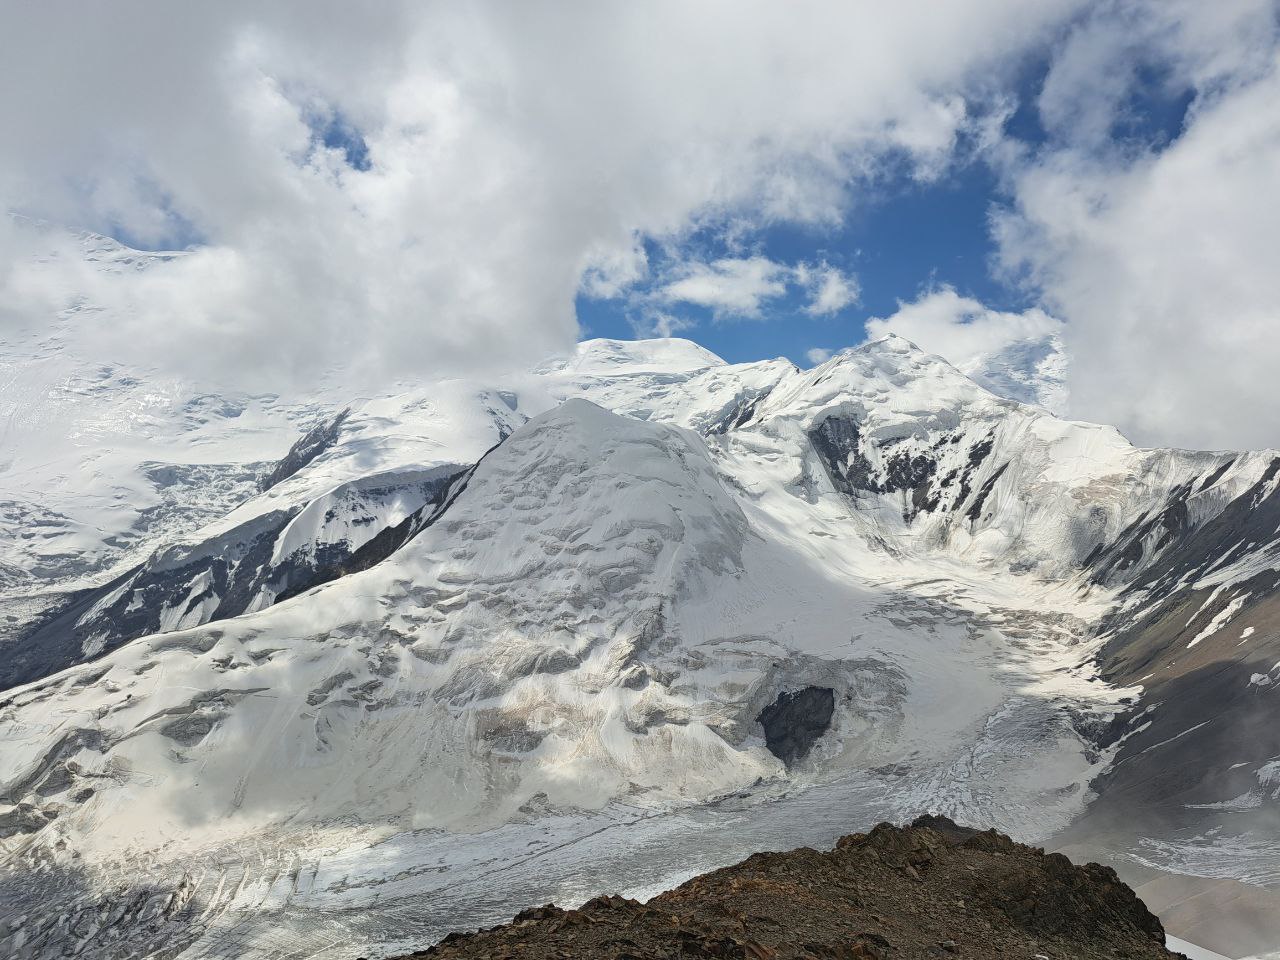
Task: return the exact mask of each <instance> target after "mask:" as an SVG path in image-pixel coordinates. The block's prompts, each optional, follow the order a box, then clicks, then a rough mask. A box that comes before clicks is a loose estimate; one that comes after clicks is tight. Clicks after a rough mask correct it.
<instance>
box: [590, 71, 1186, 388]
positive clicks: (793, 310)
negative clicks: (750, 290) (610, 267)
mask: <svg viewBox="0 0 1280 960" xmlns="http://www.w3.org/2000/svg"><path fill="white" fill-rule="evenodd" d="M1049 66H1050V64H1049V61H1048V59H1047V58H1043V57H1042V58H1039V59H1036V60H1034V61H1032V62H1031V63H1030V64H1029V65H1028V66H1027V67H1026V68H1025V69H1024V70H1023V71H1022V77H1021V78H1020V81H1019V83H1018V86H1017V90H1016V98H1017V99H1016V106H1015V109H1013V111H1012V112H1011V114H1010V116H1009V118H1008V119H1007V121H1006V122H1005V124H1004V132H1005V134H1006V135H1007V136H1008V137H1009V138H1011V139H1013V140H1016V141H1017V142H1018V143H1020V144H1022V145H1023V146H1024V147H1025V148H1026V149H1027V150H1029V151H1030V152H1031V153H1033V154H1034V153H1035V152H1037V151H1040V150H1042V149H1044V148H1045V147H1046V145H1047V144H1049V137H1048V135H1047V134H1046V132H1045V129H1044V127H1043V126H1042V125H1041V122H1040V114H1039V110H1038V107H1037V100H1038V97H1039V94H1040V91H1041V88H1042V85H1043V83H1044V79H1045V75H1046V72H1047V71H1048V69H1049ZM1192 97H1193V91H1192V89H1191V88H1190V87H1189V86H1188V85H1187V84H1185V83H1182V84H1178V83H1173V82H1171V81H1170V79H1169V76H1168V74H1167V71H1164V70H1162V69H1161V68H1160V67H1159V65H1143V64H1138V65H1137V66H1135V68H1134V77H1133V80H1132V86H1131V89H1130V91H1129V93H1128V96H1127V99H1126V102H1125V103H1124V104H1123V105H1122V106H1121V108H1120V109H1119V110H1118V111H1117V113H1116V116H1115V118H1114V122H1113V124H1112V127H1111V129H1110V131H1109V136H1110V141H1111V144H1110V145H1111V147H1112V148H1113V149H1115V150H1117V151H1122V152H1123V151H1125V150H1127V149H1134V150H1147V149H1153V148H1154V149H1156V150H1159V149H1161V148H1163V147H1164V146H1165V145H1167V144H1168V143H1170V142H1171V141H1173V140H1174V139H1175V138H1176V137H1177V136H1178V134H1179V132H1180V131H1181V129H1182V125H1183V122H1184V118H1185V116H1186V112H1187V109H1188V106H1189V105H1190V103H1191V101H1192ZM971 146H972V145H965V144H963V143H962V144H961V145H960V148H959V149H958V150H957V151H956V152H955V159H954V160H953V162H952V163H951V164H950V165H949V166H948V167H947V168H946V169H945V170H944V171H943V172H942V174H941V175H940V176H938V177H937V178H935V179H930V180H927V181H922V180H920V179H918V178H916V177H913V176H912V175H911V171H910V170H909V169H907V168H906V167H905V166H904V167H903V168H902V169H899V170H896V171H894V172H892V173H889V174H887V175H884V176H882V177H880V178H878V179H877V180H876V181H875V182H873V183H870V184H867V185H866V186H865V187H863V188H861V189H859V190H858V191H857V193H856V199H855V201H854V205H853V206H852V208H851V209H849V210H848V211H847V212H846V214H845V217H844V219H843V221H842V222H841V223H840V225H839V226H838V227H836V228H820V227H812V228H806V227H799V226H795V225H784V226H778V227H771V228H766V229H764V230H762V231H759V232H756V233H754V234H752V235H750V236H747V237H736V238H735V244H734V245H733V246H729V245H726V244H725V243H724V242H721V241H719V240H718V238H719V236H720V231H719V230H718V229H714V228H713V229H708V230H705V231H703V232H701V233H697V234H694V235H693V236H692V237H690V238H689V239H688V240H687V241H685V242H684V243H682V244H681V245H680V246H679V248H678V249H677V250H676V251H669V250H668V251H666V252H665V253H664V250H663V248H661V247H660V246H658V245H656V244H653V243H648V244H646V247H645V249H646V253H647V254H648V256H649V266H650V275H651V276H656V277H658V278H661V277H662V275H663V273H664V269H665V268H669V267H672V266H677V265H678V261H679V260H682V259H688V258H690V257H696V258H698V259H701V260H703V261H709V260H714V259H715V258H717V257H722V256H750V255H759V256H764V257H767V258H768V259H770V260H773V261H777V262H780V263H784V264H790V263H796V262H801V261H807V262H813V261H816V260H825V261H826V262H828V263H830V264H832V265H833V266H836V267H838V268H840V269H841V270H843V271H845V272H846V273H848V274H852V275H853V276H855V277H856V279H857V282H858V285H859V288H860V295H859V297H858V300H857V301H856V302H854V303H851V304H850V305H848V306H847V307H844V308H843V309H841V310H840V311H838V312H837V313H835V314H834V315H830V316H821V317H814V316H810V315H809V314H807V313H806V312H805V310H804V307H805V304H806V302H807V297H806V294H805V292H804V291H803V290H802V289H801V288H798V287H796V286H789V287H788V289H787V292H786V294H785V295H783V296H780V297H778V298H776V299H771V300H770V301H769V305H768V309H767V310H766V311H764V315H763V316H762V317H760V318H728V319H725V318H716V317H715V316H714V315H713V313H712V311H711V310H710V309H708V308H706V307H701V306H697V305H693V304H687V303H684V304H677V305H674V306H673V307H672V308H671V309H670V310H669V312H670V313H671V314H673V315H675V316H678V317H679V318H680V319H682V320H685V321H688V322H690V323H691V324H692V325H691V326H690V327H689V328H687V329H683V330H679V331H678V335H679V336H682V337H687V338H689V339H691V340H694V341H696V342H698V343H700V344H702V345H703V346H705V347H707V348H708V349H709V350H711V351H712V352H714V353H716V354H718V355H719V356H721V357H723V358H724V359H726V360H728V361H729V362H731V363H738V362H747V361H752V360H758V359H761V358H766V357H776V356H781V357H786V358H788V359H790V360H792V361H793V362H795V363H797V364H801V365H809V364H810V363H811V361H810V360H809V359H808V358H807V357H806V354H808V352H809V351H810V350H811V349H813V348H821V349H829V350H838V349H840V348H842V347H846V346H850V345H853V344H857V343H859V342H861V341H862V340H863V339H864V337H865V336H866V329H865V325H866V322H867V321H868V320H870V319H872V318H876V317H888V316H891V315H892V314H893V313H894V312H895V311H896V310H897V309H898V307H899V304H900V303H902V302H905V301H911V300H914V299H916V298H917V297H919V296H921V295H923V294H925V293H927V292H929V291H930V290H936V289H938V288H940V287H950V288H952V289H954V290H955V291H956V292H957V293H958V294H959V295H960V296H962V297H966V298H971V299H972V300H975V301H978V302H980V303H981V304H983V305H984V306H985V307H987V308H989V309H991V310H999V311H1021V310H1025V309H1028V308H1029V307H1032V306H1033V305H1035V304H1036V303H1037V292H1036V291H1034V290H1032V289H1029V288H1028V287H1027V286H1026V285H1024V284H1022V283H1019V282H1018V280H1017V278H1016V277H1001V276H999V273H1000V271H999V270H997V269H996V268H995V263H994V259H995V254H996V246H995V243H994V242H993V238H992V233H991V229H990V217H991V214H992V212H993V211H995V210H998V209H1005V208H1007V206H1008V204H1009V203H1010V197H1009V195H1008V193H1007V191H1005V190H1004V189H1002V184H1001V180H1000V177H999V176H998V175H997V172H996V171H995V170H994V169H993V168H992V166H991V165H990V164H989V163H988V162H987V161H986V160H985V159H984V158H983V157H981V156H980V155H979V154H978V153H977V152H976V151H975V150H973V149H970V148H969V147H971ZM672 252H674V253H675V254H676V255H675V256H674V257H673V256H670V255H668V254H670V253H672ZM645 290H646V287H645V285H644V284H641V285H640V287H639V289H638V292H639V293H640V294H643V293H644V292H645ZM636 293H637V291H632V295H631V296H620V297H616V298H612V299H598V298H594V297H591V296H589V295H587V294H585V293H581V294H579V296H578V298H577V301H576V308H577V315H578V319H579V322H580V324H581V325H582V328H583V337H584V338H588V337H614V338H619V339H631V338H633V337H635V336H636V335H637V325H636V323H635V322H634V321H635V320H636V319H637V317H638V314H639V313H640V308H639V307H638V306H637V304H636V299H637V298H636V296H635V294H636Z"/></svg>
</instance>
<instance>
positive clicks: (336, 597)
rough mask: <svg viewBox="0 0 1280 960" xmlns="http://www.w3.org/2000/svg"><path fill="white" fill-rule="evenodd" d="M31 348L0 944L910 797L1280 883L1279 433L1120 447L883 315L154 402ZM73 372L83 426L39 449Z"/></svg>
mask: <svg viewBox="0 0 1280 960" xmlns="http://www.w3.org/2000/svg"><path fill="white" fill-rule="evenodd" d="M38 346H39V345H36V346H34V347H32V348H31V349H30V350H29V352H28V353H27V354H23V355H21V356H18V355H14V354H11V355H10V356H11V357H14V356H18V359H13V360H12V363H13V367H12V372H11V374H10V375H9V378H8V385H7V386H5V388H4V393H3V397H4V398H6V399H5V402H6V403H8V404H10V406H11V408H12V410H15V411H18V412H17V413H13V414H11V416H10V422H11V423H15V424H20V425H25V426H22V427H20V428H19V433H18V435H17V438H16V439H7V440H6V449H12V450H13V451H15V452H16V455H15V454H8V456H9V457H10V459H11V464H10V466H9V468H8V472H7V473H5V474H4V475H3V481H4V484H5V488H4V489H5V492H6V494H7V495H8V497H9V499H10V501H11V502H12V503H14V504H21V503H27V504H29V505H30V504H35V503H42V500H41V498H39V497H37V496H36V490H37V489H38V487H39V485H41V484H45V485H47V484H49V483H50V482H51V478H52V477H54V476H55V474H56V475H57V476H59V477H63V478H65V479H66V480H67V483H66V484H65V486H67V487H70V488H71V490H72V491H77V490H78V493H68V494H66V495H65V496H63V498H62V500H61V501H58V500H56V499H54V500H49V499H47V498H46V499H44V500H43V506H42V507H41V508H39V509H43V510H44V512H43V513H34V512H32V513H27V514H20V513H18V512H17V508H15V509H14V511H13V512H11V513H8V514H7V519H6V522H7V523H9V524H10V525H11V529H12V530H13V531H14V536H13V537H8V538H6V540H5V542H6V545H7V546H6V549H7V551H8V556H7V557H6V564H7V569H9V570H10V573H9V574H8V578H7V579H6V582H5V584H4V589H5V591H6V592H5V594H4V598H3V599H4V602H5V604H6V607H7V610H6V614H7V615H8V616H9V624H8V628H7V633H6V635H5V638H4V646H3V648H0V651H2V653H3V663H0V674H2V676H3V678H4V680H5V686H7V687H9V688H10V689H8V690H7V691H5V692H4V693H3V694H0V697H2V699H0V742H3V743H4V744H5V746H4V748H3V750H2V751H0V804H2V806H0V843H2V844H3V850H4V857H5V860H4V867H3V873H0V904H4V905H6V909H7V912H8V913H9V914H10V916H9V917H8V918H7V926H6V925H5V924H4V923H3V922H0V944H2V945H3V946H4V947H5V948H6V949H7V950H8V951H9V952H10V953H12V954H14V955H18V956H44V955H50V956H54V955H60V954H61V952H62V951H64V950H71V949H81V950H82V951H83V953H82V954H81V955H100V956H128V955H137V956H145V955H159V956H190V957H196V956H217V955H227V954H229V953H231V954H236V955H243V956H249V955H263V956H267V955H272V951H273V950H274V949H275V948H274V947H273V946H272V944H278V942H279V941H278V940H275V939H273V938H275V937H279V936H285V935H287V936H288V937H289V938H291V942H292V943H294V944H301V946H300V947H298V950H299V955H307V956H313V955H314V956H320V955H332V956H347V955H350V956H356V955H366V954H367V953H368V952H369V951H370V950H372V949H381V948H385V949H386V950H393V949H394V948H395V947H396V945H397V944H399V945H410V946H412V945H415V944H420V943H421V942H422V940H423V938H426V939H429V938H430V937H431V936H432V935H435V934H438V933H440V932H443V930H444V929H446V928H448V927H449V926H455V925H458V924H466V923H468V922H479V921H481V920H486V919H500V918H502V917H505V916H508V915H510V913H512V912H513V911H514V910H516V909H519V908H520V907H522V906H525V905H528V904H529V903H533V902H545V901H546V900H547V899H551V898H554V897H565V896H568V897H570V898H572V897H573V896H575V895H576V894H577V893H578V892H583V893H586V892H598V890H600V889H614V890H623V889H626V890H631V891H633V892H634V891H636V890H638V889H644V888H646V887H647V886H653V885H657V886H660V885H662V884H664V883H667V882H670V881H671V880H672V879H673V878H679V877H681V876H684V875H687V874H688V873H692V872H697V871H698V870H699V869H705V868H706V867H708V866H713V865H716V864H717V863H719V862H723V861H724V860H726V859H731V858H732V857H733V856H735V855H736V854H737V853H739V852H745V851H746V850H749V849H753V848H758V847H760V846H769V845H778V846H794V845H795V843H796V842H801V841H807V842H821V841H822V839H823V838H824V837H826V836H830V837H834V836H836V835H839V834H840V833H847V832H849V831H850V830H851V829H855V828H857V827H860V826H864V825H866V824H867V823H870V822H874V821H875V820H877V819H882V818H886V817H888V818H896V819H902V818H906V817H909V816H911V815H914V814H917V813H919V812H922V811H925V810H933V811H937V812H941V813H946V814H948V815H950V816H953V817H955V818H956V819H958V820H967V821H970V822H976V823H982V824H990V825H994V826H997V827H999V828H1000V829H1003V830H1007V831H1009V832H1011V833H1012V834H1014V835H1015V836H1018V837H1019V838H1022V839H1028V840H1035V841H1037V842H1041V843H1044V842H1053V843H1070V844H1073V845H1076V846H1082V847H1087V848H1088V849H1089V850H1090V851H1100V853H1098V855H1101V856H1106V857H1109V858H1110V859H1111V860H1112V861H1113V862H1116V863H1117V864H1119V865H1124V864H1129V865H1131V866H1132V868H1133V869H1135V870H1136V869H1139V867H1140V868H1141V869H1143V870H1150V871H1157V872H1158V871H1164V872H1185V873H1189V874H1194V875H1198V876H1201V877H1206V878H1222V879H1234V880H1240V881H1248V882H1251V883H1254V884H1268V883H1270V884H1275V883H1277V882H1280V852H1277V850H1276V849H1275V843H1274V838H1275V835H1276V833H1275V830H1274V827H1275V824H1276V819H1277V817H1280V772H1277V771H1280V724H1277V722H1276V720H1277V706H1280V700H1277V699H1276V693H1275V691H1276V689H1277V687H1278V686H1280V629H1277V623H1280V617H1277V616H1276V611H1277V610H1278V609H1280V607H1277V606H1276V604H1277V600H1276V597H1277V591H1276V586H1277V583H1278V582H1280V573H1278V572H1277V570H1278V569H1280V557H1278V556H1277V549H1278V548H1280V495H1278V494H1277V488H1278V487H1280V456H1278V455H1276V454H1273V453H1269V452H1254V453H1241V454H1217V453H1194V452H1187V451H1172V450H1142V449H1138V448H1135V447H1133V446H1132V445H1130V444H1129V443H1128V442H1127V441H1126V440H1125V439H1124V438H1123V437H1122V436H1121V435H1120V434H1119V433H1117V432H1116V431H1115V430H1113V429H1111V428H1108V427H1102V426H1096V425H1092V424H1082V423H1072V422H1068V421H1064V420H1061V419H1058V418H1056V417H1055V416H1053V415H1052V414H1051V413H1049V412H1047V411H1046V410H1045V409H1043V407H1041V406H1030V405H1025V404H1023V403H1020V402H1018V401H1016V400H1013V399H1008V398H1005V397H1001V396H997V395H996V394H993V393H991V392H989V391H988V390H987V389H985V388H984V387H982V386H979V385H978V383H976V382H975V381H974V380H973V379H970V377H968V376H966V375H964V374H962V373H961V372H959V371H958V370H956V369H955V368H953V367H951V366H950V365H949V364H947V363H946V362H945V361H943V360H941V359H940V358H937V357H934V356H930V355H929V354H927V353H925V352H923V351H921V350H920V349H918V348H917V347H915V346H914V345H912V344H910V343H908V342H907V341H905V340H901V339H899V338H893V337H890V338H887V339H885V340H881V341H878V342H875V343H871V344H868V345H866V346H864V347H862V348H859V349H856V350H853V351H847V352H845V353H842V354H839V355H837V356H835V357H833V358H832V359H831V360H829V361H828V362H826V363H824V364H822V365H820V366H818V367H815V368H814V369H812V370H799V369H797V368H795V367H794V366H793V365H791V364H790V363H788V362H786V361H781V360H779V361H768V362H763V363H755V364H744V365H730V364H726V363H724V362H723V361H721V360H720V359H719V358H717V357H715V356H713V355H711V354H709V353H707V352H706V351H705V350H703V349H702V348H700V347H698V346H696V345H694V344H692V343H689V342H687V341H680V340H655V341H640V342H635V343H628V342H619V341H590V342H587V343H584V344H581V345H579V348H578V350H577V352H576V353H575V354H574V355H573V356H570V357H564V358H558V359H554V360H550V361H547V362H545V363H543V364H541V365H539V366H538V367H537V368H536V369H535V370H534V371H532V372H531V373H529V374H528V375H524V376H520V377H513V378H511V379H510V381H509V382H505V383H498V384H489V385H480V384H471V383H466V382H462V381H449V382H444V383H432V384H418V385H413V386H412V387H409V388H405V389H397V391H396V392H393V393H390V394H389V395H387V396H383V397H377V398H341V397H334V398H333V399H332V401H330V400H329V399H328V398H321V399H319V400H313V401H312V402H311V403H309V404H308V405H305V406H304V405H288V404H285V403H283V402H282V401H280V400H279V399H276V398H240V399H236V400H234V401H231V400H227V401H221V400H218V399H216V398H204V399H201V400H200V402H199V404H197V406H196V407H194V408H193V407H192V406H191V404H192V403H193V400H192V399H190V398H184V397H182V396H181V394H180V392H175V393H173V394H170V395H165V396H164V397H163V398H162V399H163V402H160V401H157V402H156V403H155V404H153V405H151V406H149V407H146V409H147V410H148V411H149V412H148V413H147V415H146V416H147V417H149V418H151V419H149V420H146V423H147V424H149V426H147V427H146V429H144V430H140V431H136V430H135V429H134V428H133V427H132V426H130V427H129V428H128V429H127V430H126V429H125V428H124V427H122V426H119V425H120V424H123V423H130V424H136V423H139V422H142V421H141V420H139V419H137V418H141V417H142V415H141V414H136V415H135V419H134V420H128V419H127V417H128V416H130V415H132V414H128V413H127V411H130V410H133V409H135V408H134V407H133V406H131V404H136V403H139V402H141V401H140V400H139V399H138V398H140V397H141V396H142V393H141V392H140V391H148V390H153V389H155V388H154V385H151V384H148V385H147V386H145V387H144V386H143V385H142V381H140V380H139V381H138V382H129V381H130V378H129V377H126V376H125V375H124V374H122V373H120V372H118V371H116V372H111V373H110V374H105V375H104V376H103V378H102V380H101V382H100V389H101V391H102V395H98V394H94V393H93V392H92V390H90V392H89V393H88V394H87V395H86V396H87V397H88V399H84V400H73V399H64V398H65V397H66V393H65V391H66V390H67V389H70V388H68V387H66V383H67V382H68V381H67V378H66V377H65V376H63V375H62V374H59V377H60V378H55V377H53V376H52V375H51V374H49V373H43V374H42V373H40V371H41V370H53V369H55V368H56V367H57V365H58V364H63V365H64V366H65V363H66V362H67V361H65V360H64V359H62V357H61V356H60V355H59V354H57V353H56V352H54V353H48V354H42V353H41V352H40V350H39V349H38ZM42 364H44V365H46V366H44V367H42ZM48 365H52V366H48ZM32 371H34V372H32ZM38 377H44V379H43V380H41V381H40V382H41V383H44V384H45V386H44V387H42V388H41V390H34V389H32V384H34V383H36V380H34V379H32V378H38ZM24 378H25V379H24ZM55 379H57V385H54V380H55ZM133 379H134V380H137V379H138V378H133ZM986 381H987V382H992V381H991V378H990V377H987V378H986ZM75 382H76V383H77V384H79V383H80V382H81V381H79V380H77V381H75ZM75 389H76V390H79V389H81V387H76V388H75ZM83 389H85V390H89V389H90V388H88V387H84V388H83ZM42 391H43V392H42ZM73 394H74V395H75V396H80V394H75V393H74V391H73ZM33 398H38V399H33ZM95 398H96V399H95ZM75 403H81V404H82V406H81V407H79V408H77V407H75V406H74V404H75ZM224 403H225V404H227V405H229V406H224ZM24 404H25V406H24ZM67 405H70V406H69V409H70V412H64V413H63V414H62V415H63V416H66V417H69V418H73V419H74V420H75V423H76V424H77V425H79V424H81V423H84V424H86V426H85V427H84V429H90V430H97V431H98V432H97V433H94V434H93V442H92V443H91V444H83V443H77V442H71V441H68V442H67V443H66V444H65V446H63V447H55V448H54V453H55V454H56V455H50V456H49V457H48V458H46V460H45V462H43V463H38V462H37V459H38V458H35V457H34V456H33V451H35V450H36V449H37V445H36V443H35V441H34V440H30V441H28V440H24V439H23V437H31V436H34V433H35V431H36V430H37V427H36V426H34V425H32V424H33V423H35V422H36V421H38V419H39V417H40V416H43V415H45V414H46V411H51V410H54V409H63V407H64V406H67ZM193 409H195V410H198V411H199V413H196V414H193V413H191V411H192V410H193ZM233 409H234V410H238V411H239V413H238V414H233V413H231V412H225V411H229V410H233ZM84 410H94V411H107V412H109V414H110V416H109V417H108V418H107V420H108V425H107V426H102V427H93V426H92V423H93V421H92V418H91V417H88V416H85V415H84V413H83V411H84ZM77 411H80V412H77ZM211 411H212V412H211ZM104 416H106V414H104ZM246 418H247V419H246ZM77 429H79V427H77ZM23 430H25V431H27V432H26V433H22V431H23ZM112 430H115V431H116V432H114V433H113V432H111V431H112ZM64 433H65V434H66V435H67V436H72V435H73V434H74V433H75V431H74V430H72V431H64ZM126 434H127V435H128V436H129V437H131V438H133V437H136V436H141V437H142V440H137V439H132V440H130V441H128V442H126V441H125V439H124V437H125V436H126ZM268 440H269V441H271V443H273V444H274V450H273V451H272V454H271V455H270V456H266V455H264V452H263V447H264V446H266V445H268V443H267V442H268ZM144 441H145V442H144ZM24 444H25V446H24ZM161 451H163V456H162V454H161ZM188 459H189V460H191V461H192V462H190V463H188V462H185V461H186V460H188ZM24 470H25V471H27V472H25V473H24V472H23V471H24ZM77 474H78V475H79V477H81V478H83V483H82V484H81V485H80V486H79V487H77V486H76V484H75V483H74V482H72V478H73V476H75V475H77ZM113 484H122V485H125V487H127V488H128V489H129V490H132V491H133V493H132V494H129V493H127V492H125V491H124V490H123V489H120V488H117V487H115V486H113ZM166 498H167V499H166ZM110 504H116V506H110ZM29 509H30V510H32V511H35V510H37V508H36V507H34V506H30V507H29ZM54 513H57V514H58V517H60V519H57V518H54V517H53V514H54ZM107 520H109V521H110V522H106V521H107ZM26 531H38V532H37V533H36V535H35V536H34V537H23V536H22V534H23V533H25V532H26ZM45 533H48V534H49V536H44V534H45ZM42 551H43V552H42ZM602 838H607V839H608V842H607V843H606V842H605V840H604V839H602ZM581 856H586V857H590V858H591V859H590V860H589V861H588V862H587V864H586V865H585V866H584V865H583V864H576V866H575V859H576V858H578V857H581ZM497 862H502V863H503V864H504V867H503V869H502V870H501V871H500V872H496V873H495V872H494V871H495V864H496V863H497ZM140 870H141V871H142V873H144V874H145V879H140ZM572 877H576V878H577V881H578V882H580V883H589V884H591V886H588V887H576V886H573V885H572V883H571V880H570V878H572ZM584 878H585V879H584ZM1174 932H1175V933H1176V932H1178V931H1177V929H1176V927H1175V928H1174ZM371 940H372V941H374V946H373V947H370V946H369V942H370V941H371ZM379 944H380V945H381V947H378V945H379ZM255 951H258V953H257V954H255Z"/></svg>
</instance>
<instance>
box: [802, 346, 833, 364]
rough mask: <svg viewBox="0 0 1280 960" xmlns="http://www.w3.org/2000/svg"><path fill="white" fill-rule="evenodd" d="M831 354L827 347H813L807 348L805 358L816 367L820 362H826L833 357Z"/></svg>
mask: <svg viewBox="0 0 1280 960" xmlns="http://www.w3.org/2000/svg"><path fill="white" fill-rule="evenodd" d="M831 356H832V354H831V351H830V350H828V349H827V348H826V347H812V348H810V349H809V350H806V351H805V354H804V358H805V359H806V360H808V361H809V363H810V364H812V365H813V366H815V367H816V366H817V365H818V364H820V363H826V362H827V361H828V360H830V359H831Z"/></svg>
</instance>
